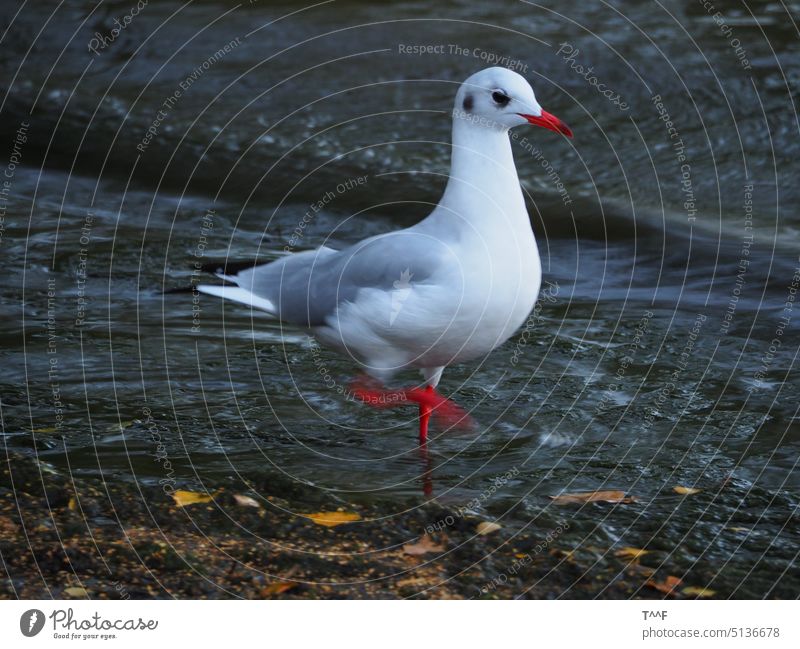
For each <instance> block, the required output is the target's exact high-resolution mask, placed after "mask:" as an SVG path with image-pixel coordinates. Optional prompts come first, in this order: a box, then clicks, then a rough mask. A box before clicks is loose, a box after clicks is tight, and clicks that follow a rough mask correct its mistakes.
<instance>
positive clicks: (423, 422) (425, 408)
mask: <svg viewBox="0 0 800 649" xmlns="http://www.w3.org/2000/svg"><path fill="white" fill-rule="evenodd" d="M425 392H426V393H428V394H429V395H432V394H433V392H434V389H433V386H432V385H429V386H427V387H426V388H425ZM431 412H432V408H431V405H430V402H424V401H420V402H419V443H420V446H422V445H423V444H427V442H428V422H429V421H430V419H431Z"/></svg>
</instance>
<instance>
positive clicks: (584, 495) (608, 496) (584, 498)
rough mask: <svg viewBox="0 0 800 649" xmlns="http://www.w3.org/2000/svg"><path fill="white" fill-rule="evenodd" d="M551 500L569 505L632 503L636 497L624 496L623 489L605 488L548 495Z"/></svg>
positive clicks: (558, 503)
mask: <svg viewBox="0 0 800 649" xmlns="http://www.w3.org/2000/svg"><path fill="white" fill-rule="evenodd" d="M550 498H552V499H553V502H554V503H555V504H557V505H571V504H575V503H579V504H580V503H595V502H604V503H633V502H636V499H635V498H633V497H632V496H626V495H625V492H624V491H617V490H607V491H584V492H580V493H574V494H568V493H563V494H558V495H557V496H550Z"/></svg>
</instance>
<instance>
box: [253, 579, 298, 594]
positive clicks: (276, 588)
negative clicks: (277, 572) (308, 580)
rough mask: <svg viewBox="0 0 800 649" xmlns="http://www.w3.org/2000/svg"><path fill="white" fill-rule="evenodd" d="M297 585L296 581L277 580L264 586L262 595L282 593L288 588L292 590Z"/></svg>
mask: <svg viewBox="0 0 800 649" xmlns="http://www.w3.org/2000/svg"><path fill="white" fill-rule="evenodd" d="M295 586H297V582H296V581H276V582H275V583H272V584H268V585H267V586H265V587H264V588H262V589H261V595H262V596H263V597H270V596H272V595H280V594H281V593H285V592H286V591H287V590H291V589H292V588H294V587H295Z"/></svg>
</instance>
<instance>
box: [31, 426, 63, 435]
mask: <svg viewBox="0 0 800 649" xmlns="http://www.w3.org/2000/svg"><path fill="white" fill-rule="evenodd" d="M31 432H32V433H37V434H46V433H57V432H58V427H57V426H45V427H44V428H34V429H33V430H32V431H31Z"/></svg>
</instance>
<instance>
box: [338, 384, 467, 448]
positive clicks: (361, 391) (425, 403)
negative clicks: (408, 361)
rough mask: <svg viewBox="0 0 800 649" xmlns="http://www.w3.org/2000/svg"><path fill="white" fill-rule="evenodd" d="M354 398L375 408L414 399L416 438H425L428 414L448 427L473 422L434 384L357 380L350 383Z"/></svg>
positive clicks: (404, 402)
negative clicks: (401, 386) (401, 385)
mask: <svg viewBox="0 0 800 649" xmlns="http://www.w3.org/2000/svg"><path fill="white" fill-rule="evenodd" d="M353 394H354V396H355V397H356V398H358V399H359V400H361V401H363V402H364V403H366V404H368V405H370V406H373V407H374V408H394V407H396V406H402V405H406V404H408V403H416V404H417V405H418V406H419V438H420V442H422V441H424V440H425V439H427V436H428V422H429V421H430V417H431V415H433V416H435V417H436V419H437V421H439V422H440V423H442V424H444V425H445V426H447V427H460V428H466V427H471V426H472V425H473V421H472V418H471V417H470V416H469V415H468V414H467V413H466V412H465V411H464V410H463V409H462V408H461V407H460V406H458V405H456V404H455V403H453V402H452V401H450V399H447V398H445V397H443V396H442V395H441V394H439V393H438V392H437V391H436V390H435V389H434V388H433V387H431V386H426V387H425V388H424V389H423V388H409V389H408V390H385V389H384V388H382V387H381V386H380V385H379V384H378V383H377V382H376V381H372V380H366V381H356V382H355V383H354V385H353Z"/></svg>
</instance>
